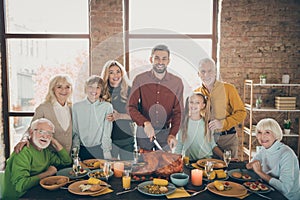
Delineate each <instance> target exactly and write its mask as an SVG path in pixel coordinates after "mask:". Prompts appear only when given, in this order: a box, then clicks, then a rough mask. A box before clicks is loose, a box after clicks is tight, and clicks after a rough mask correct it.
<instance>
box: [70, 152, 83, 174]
mask: <svg viewBox="0 0 300 200" xmlns="http://www.w3.org/2000/svg"><path fill="white" fill-rule="evenodd" d="M78 155H79V149H78V148H77V147H74V148H73V149H72V154H71V156H72V159H73V167H72V169H73V172H74V174H75V176H78V173H79V172H80V169H81V165H80V159H79V156H78Z"/></svg>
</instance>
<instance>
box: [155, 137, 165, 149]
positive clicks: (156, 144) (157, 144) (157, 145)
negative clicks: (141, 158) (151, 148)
mask: <svg viewBox="0 0 300 200" xmlns="http://www.w3.org/2000/svg"><path fill="white" fill-rule="evenodd" d="M153 142H154V144H155V146H156V147H157V148H158V149H159V150H162V151H163V148H162V147H161V146H160V144H159V143H158V141H157V140H156V137H155V136H153Z"/></svg>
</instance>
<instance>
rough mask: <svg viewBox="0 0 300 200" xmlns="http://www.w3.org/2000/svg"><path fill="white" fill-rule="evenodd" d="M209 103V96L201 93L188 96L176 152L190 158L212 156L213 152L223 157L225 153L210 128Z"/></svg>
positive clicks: (196, 158) (197, 158)
mask: <svg viewBox="0 0 300 200" xmlns="http://www.w3.org/2000/svg"><path fill="white" fill-rule="evenodd" d="M207 104H208V101H207V97H205V96H204V95H203V94H201V93H193V94H192V95H191V96H189V97H188V98H187V100H186V104H185V113H184V114H185V115H184V118H183V122H182V125H181V128H180V131H179V133H178V136H177V137H178V143H177V145H176V148H175V153H178V154H184V155H185V156H188V157H189V158H190V160H199V159H202V158H210V157H212V156H213V153H215V154H216V155H217V156H219V157H220V158H222V156H223V153H222V151H221V150H220V149H219V147H218V146H217V144H216V143H215V141H214V137H213V135H212V134H211V131H210V130H209V128H208V119H209V105H207Z"/></svg>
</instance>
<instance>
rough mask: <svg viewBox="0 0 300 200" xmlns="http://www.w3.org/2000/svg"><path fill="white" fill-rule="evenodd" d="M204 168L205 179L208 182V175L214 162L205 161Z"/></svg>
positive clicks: (212, 169)
mask: <svg viewBox="0 0 300 200" xmlns="http://www.w3.org/2000/svg"><path fill="white" fill-rule="evenodd" d="M204 170H205V172H206V175H207V180H208V182H209V181H210V178H209V177H210V175H211V173H212V172H213V171H214V163H213V162H212V161H206V163H205V165H204Z"/></svg>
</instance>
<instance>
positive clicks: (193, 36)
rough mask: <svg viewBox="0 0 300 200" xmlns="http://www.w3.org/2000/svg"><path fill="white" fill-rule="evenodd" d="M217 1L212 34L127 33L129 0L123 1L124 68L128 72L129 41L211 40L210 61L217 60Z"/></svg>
mask: <svg viewBox="0 0 300 200" xmlns="http://www.w3.org/2000/svg"><path fill="white" fill-rule="evenodd" d="M218 6H219V5H218V0H213V15H212V17H213V19H212V23H213V24H212V34H131V33H130V31H129V12H130V10H129V0H124V18H125V20H124V21H125V23H124V26H125V27H124V37H125V56H124V57H125V66H126V71H129V70H130V69H129V66H130V65H129V63H130V60H129V40H131V39H166V38H167V39H186V38H187V37H189V38H191V39H211V40H212V52H211V55H212V59H214V60H217V43H218V33H217V25H218V24H217V19H218Z"/></svg>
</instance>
